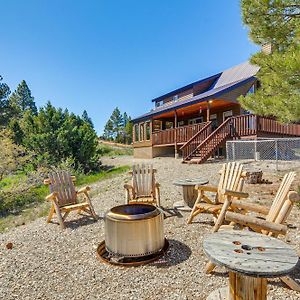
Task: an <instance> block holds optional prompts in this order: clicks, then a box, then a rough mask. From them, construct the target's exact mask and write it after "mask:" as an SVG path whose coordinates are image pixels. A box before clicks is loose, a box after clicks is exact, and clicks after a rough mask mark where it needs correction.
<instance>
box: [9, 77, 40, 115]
mask: <svg viewBox="0 0 300 300" xmlns="http://www.w3.org/2000/svg"><path fill="white" fill-rule="evenodd" d="M9 106H10V107H11V109H12V110H13V113H14V116H15V117H18V118H20V117H22V115H23V113H24V112H25V111H26V110H30V111H31V112H32V113H33V114H34V115H36V114H37V108H36V105H35V102H34V97H32V96H31V91H30V89H29V87H28V85H27V83H26V81H25V80H22V81H21V83H20V84H19V85H18V87H17V89H16V90H15V91H14V92H13V93H12V95H11V96H10V97H9Z"/></svg>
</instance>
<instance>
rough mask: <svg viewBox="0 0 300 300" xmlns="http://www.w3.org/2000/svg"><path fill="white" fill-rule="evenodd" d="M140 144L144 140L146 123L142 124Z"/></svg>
mask: <svg viewBox="0 0 300 300" xmlns="http://www.w3.org/2000/svg"><path fill="white" fill-rule="evenodd" d="M139 140H140V142H142V141H143V140H144V123H141V124H140V139H139Z"/></svg>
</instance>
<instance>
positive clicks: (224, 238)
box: [203, 230, 298, 300]
mask: <svg viewBox="0 0 300 300" xmlns="http://www.w3.org/2000/svg"><path fill="white" fill-rule="evenodd" d="M203 247H204V252H205V254H206V255H207V256H208V257H209V259H210V260H211V261H212V262H213V263H214V264H216V265H219V266H224V267H226V268H227V269H228V270H229V288H222V289H219V290H216V291H214V292H212V293H211V294H210V295H209V296H208V298H207V300H221V299H222V300H225V299H228V300H236V299H239V300H243V299H244V300H246V299H247V300H263V299H267V278H270V277H281V276H285V275H287V274H289V273H290V272H291V271H292V270H293V269H294V268H295V266H296V264H297V262H298V255H297V253H296V252H295V251H294V250H293V249H292V248H291V247H290V246H289V245H287V244H285V243H284V242H282V241H280V240H278V239H276V238H272V237H269V236H265V235H262V234H258V233H254V232H250V231H246V230H242V231H237V230H230V231H220V232H217V233H213V234H211V235H209V236H206V237H205V239H204V242H203Z"/></svg>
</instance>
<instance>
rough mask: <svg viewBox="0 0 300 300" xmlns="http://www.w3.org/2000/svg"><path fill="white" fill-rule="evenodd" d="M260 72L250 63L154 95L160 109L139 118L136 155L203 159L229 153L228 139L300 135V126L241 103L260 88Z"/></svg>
mask: <svg viewBox="0 0 300 300" xmlns="http://www.w3.org/2000/svg"><path fill="white" fill-rule="evenodd" d="M258 70H259V67H257V66H254V65H251V64H250V63H249V62H245V63H242V64H240V65H238V66H235V67H233V68H230V69H228V70H225V71H223V72H221V73H218V74H215V75H213V76H210V77H207V78H205V79H202V80H199V81H196V82H193V83H191V84H189V85H186V86H184V87H182V88H179V89H176V90H174V91H172V92H169V93H167V94H165V95H162V96H160V97H158V98H155V99H153V100H152V102H154V109H152V110H151V111H150V112H148V113H145V114H143V115H142V116H139V117H137V118H135V119H133V147H134V157H136V158H153V157H157V156H165V155H174V156H175V157H178V155H181V156H182V158H183V161H184V162H192V163H202V162H204V161H206V160H207V159H208V158H209V157H211V156H218V157H222V156H224V155H225V147H226V141H227V140H232V139H257V138H262V137H268V138H272V137H287V136H290V137H295V136H300V124H289V125H284V124H280V123H278V122H277V121H275V120H273V119H272V118H265V117H260V116H256V115H253V114H251V113H250V112H248V111H245V110H244V109H243V108H242V107H241V105H240V103H239V102H238V97H239V96H241V95H246V94H247V93H254V92H255V91H256V89H257V88H259V82H258V81H257V78H256V77H255V75H256V73H257V72H258Z"/></svg>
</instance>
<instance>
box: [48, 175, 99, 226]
mask: <svg viewBox="0 0 300 300" xmlns="http://www.w3.org/2000/svg"><path fill="white" fill-rule="evenodd" d="M75 181H76V178H75V177H74V176H71V175H70V174H69V173H68V172H66V171H58V172H56V173H51V174H49V178H47V179H45V180H44V184H46V185H49V188H50V192H51V194H50V195H48V196H47V197H46V199H47V200H49V201H51V202H52V203H51V208H50V212H49V215H48V218H47V223H50V222H51V220H52V218H53V215H54V214H56V216H57V219H58V223H59V224H60V226H61V228H62V229H64V228H65V223H64V221H65V219H66V218H67V216H68V215H69V213H70V212H71V211H74V210H76V211H78V212H79V211H81V210H83V211H85V212H87V213H88V214H90V215H91V216H92V217H93V218H94V219H95V220H97V219H98V217H97V215H96V213H95V211H94V208H93V205H92V203H91V199H90V197H89V194H88V191H89V190H90V188H89V187H84V188H81V189H80V190H79V191H78V192H76V190H75V186H74V182H75ZM78 194H83V197H84V198H85V202H79V201H78ZM62 212H64V216H62Z"/></svg>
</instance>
